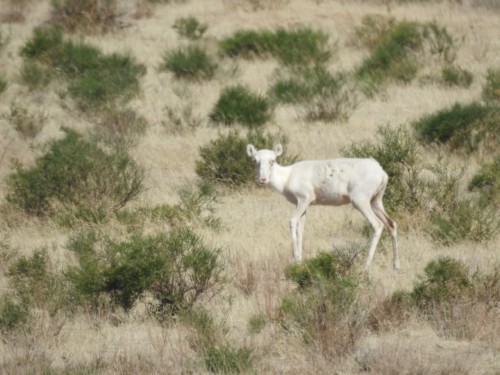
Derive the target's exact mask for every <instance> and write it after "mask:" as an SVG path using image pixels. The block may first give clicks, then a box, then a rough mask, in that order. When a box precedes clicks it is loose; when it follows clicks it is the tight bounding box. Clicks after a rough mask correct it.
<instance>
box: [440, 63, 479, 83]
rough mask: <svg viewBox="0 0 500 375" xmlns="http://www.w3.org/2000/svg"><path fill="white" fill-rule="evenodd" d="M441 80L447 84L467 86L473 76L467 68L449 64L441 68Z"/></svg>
mask: <svg viewBox="0 0 500 375" xmlns="http://www.w3.org/2000/svg"><path fill="white" fill-rule="evenodd" d="M441 75H442V78H443V82H444V83H445V84H446V85H448V86H460V87H465V88H467V87H469V86H470V85H471V83H472V80H473V76H472V73H471V72H469V71H468V70H465V69H462V68H459V67H457V66H453V65H449V66H446V67H444V68H443V69H442V70H441Z"/></svg>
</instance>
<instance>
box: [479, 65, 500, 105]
mask: <svg viewBox="0 0 500 375" xmlns="http://www.w3.org/2000/svg"><path fill="white" fill-rule="evenodd" d="M482 96H483V100H485V101H487V102H496V103H498V102H500V68H499V69H488V72H487V73H486V83H485V84H484V86H483V92H482Z"/></svg>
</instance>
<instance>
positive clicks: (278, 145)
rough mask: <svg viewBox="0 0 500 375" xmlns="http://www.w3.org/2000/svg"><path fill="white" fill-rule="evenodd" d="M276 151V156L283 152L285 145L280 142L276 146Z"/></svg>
mask: <svg viewBox="0 0 500 375" xmlns="http://www.w3.org/2000/svg"><path fill="white" fill-rule="evenodd" d="M274 153H275V154H276V156H280V155H281V154H282V153H283V146H282V145H281V143H278V144H277V145H275V146H274Z"/></svg>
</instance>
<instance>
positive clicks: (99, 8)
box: [51, 0, 118, 32]
mask: <svg viewBox="0 0 500 375" xmlns="http://www.w3.org/2000/svg"><path fill="white" fill-rule="evenodd" d="M51 5H52V22H53V23H55V24H57V25H59V26H61V27H64V28H65V29H66V30H69V31H73V32H76V31H79V30H95V31H107V30H109V29H110V28H112V27H113V26H114V25H115V22H116V19H117V17H118V10H117V8H116V1H115V0H105V1H99V0H51Z"/></svg>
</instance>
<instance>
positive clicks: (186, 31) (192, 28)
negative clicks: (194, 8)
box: [174, 17, 208, 40]
mask: <svg viewBox="0 0 500 375" xmlns="http://www.w3.org/2000/svg"><path fill="white" fill-rule="evenodd" d="M207 28H208V26H207V25H205V24H201V23H200V22H199V21H198V20H197V19H196V18H194V17H187V18H179V19H177V20H175V23H174V29H176V30H177V32H178V33H179V35H180V36H182V37H184V38H187V39H190V40H197V39H200V38H201V37H202V36H203V34H205V31H207Z"/></svg>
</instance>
